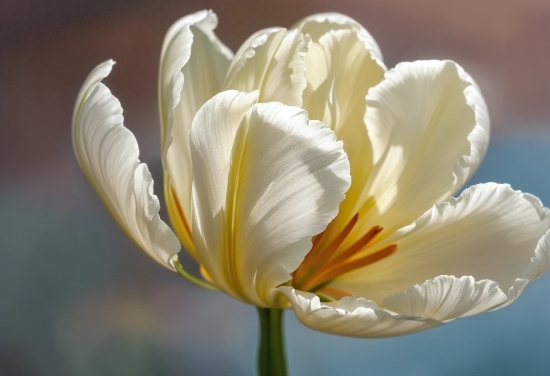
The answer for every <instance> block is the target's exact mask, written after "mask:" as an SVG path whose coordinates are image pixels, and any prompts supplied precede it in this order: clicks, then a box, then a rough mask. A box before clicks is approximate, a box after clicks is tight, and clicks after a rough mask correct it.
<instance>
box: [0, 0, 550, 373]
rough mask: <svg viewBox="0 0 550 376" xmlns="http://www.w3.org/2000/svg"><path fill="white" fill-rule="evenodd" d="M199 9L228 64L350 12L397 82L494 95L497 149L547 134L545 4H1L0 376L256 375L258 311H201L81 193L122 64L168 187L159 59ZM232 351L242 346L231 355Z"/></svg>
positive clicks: (126, 94)
mask: <svg viewBox="0 0 550 376" xmlns="http://www.w3.org/2000/svg"><path fill="white" fill-rule="evenodd" d="M204 8H211V9H213V10H214V11H215V12H216V13H217V14H218V17H219V26H218V29H217V30H216V32H217V35H218V36H219V37H220V39H221V40H222V41H223V42H224V43H226V44H227V45H228V46H229V47H230V48H231V49H232V50H234V51H235V50H236V49H237V48H238V46H239V45H240V43H241V42H242V41H244V40H245V39H246V38H247V37H248V36H249V35H250V34H251V33H252V32H254V31H256V30H258V29H261V28H265V27H268V26H285V27H291V26H292V25H293V24H294V23H295V22H296V21H298V20H299V19H301V18H302V17H304V16H306V15H309V14H312V13H317V12H326V11H336V12H341V13H345V14H347V15H350V16H352V17H353V18H355V19H356V20H357V21H359V22H360V23H362V24H363V25H364V26H365V27H366V28H367V29H368V30H369V32H370V33H371V34H372V35H373V36H374V38H375V39H376V40H377V41H378V43H379V45H380V48H381V50H382V52H383V54H384V58H385V62H386V64H387V66H388V67H393V66H395V64H397V63H398V62H400V61H412V60H418V59H451V60H455V61H457V62H458V63H459V64H461V65H462V66H463V67H464V68H465V69H466V70H467V71H468V72H469V73H470V74H471V75H472V76H473V77H474V78H475V79H476V80H477V81H478V84H479V85H480V86H481V88H482V91H483V93H484V94H485V97H486V100H487V102H488V105H489V109H490V113H491V118H492V132H493V135H494V136H495V137H496V139H497V140H498V139H513V138H514V137H516V136H517V135H524V134H534V135H539V134H545V135H546V134H547V133H545V132H547V131H548V129H549V124H550V1H549V0H523V1H520V0H507V1H505V0H462V1H437V0H416V1H410V0H386V1H374V0H373V1H371V0H363V1H352V0H339V1H325V0H300V1H298V0H293V1H291V0H280V1H259V0H242V1H227V0H225V1H214V0H212V1H191V0H187V1H186V0H179V1H168V0H163V1H153V0H139V1H130V0H119V1H116V2H114V1H106V0H98V1H83V0H57V1H40V0H27V1H21V0H19V1H18V0H3V1H2V3H1V4H0V236H2V237H3V240H2V243H0V245H2V249H1V252H2V255H1V256H0V268H2V269H1V270H3V272H2V273H1V274H0V278H1V279H3V281H2V282H1V286H0V304H1V305H2V306H3V307H2V308H3V309H4V308H6V307H8V306H9V307H10V308H9V309H7V308H6V310H5V312H4V314H0V320H1V321H0V374H4V373H5V374H10V372H11V373H14V374H16V373H36V374H59V373H65V374H116V373H120V374H147V373H158V372H160V371H159V370H162V372H165V373H167V374H171V373H177V371H181V369H184V370H187V371H188V372H190V373H193V374H208V373H210V372H216V370H220V369H221V370H225V371H227V372H226V373H232V372H235V373H240V372H244V373H249V372H251V371H253V367H254V356H253V354H255V348H254V347H255V344H256V338H255V335H256V332H255V330H256V328H255V327H256V325H257V323H256V322H255V320H256V317H255V312H254V311H253V310H251V309H250V308H249V307H246V306H244V305H241V304H239V303H236V302H233V301H231V300H230V299H228V298H225V297H219V296H218V295H213V296H215V297H214V298H210V297H205V296H207V294H209V293H207V292H205V291H200V290H197V289H195V288H194V287H192V286H189V285H188V284H187V283H186V282H184V281H182V280H180V279H178V278H177V276H175V275H171V274H170V273H167V272H165V271H164V270H162V269H161V268H159V267H158V266H156V265H154V264H152V263H150V261H149V260H148V259H146V257H144V256H143V255H142V254H141V253H139V252H138V251H137V250H136V249H135V248H134V247H133V246H132V245H131V244H130V242H129V241H127V240H126V239H125V238H124V237H123V235H122V234H121V232H120V231H119V230H118V229H117V228H116V226H115V225H114V224H113V221H112V220H111V219H110V218H109V216H108V214H107V213H106V211H105V210H104V209H103V208H102V207H101V203H100V202H99V200H98V199H97V198H96V197H95V195H94V193H93V192H92V190H91V189H90V188H89V186H88V184H87V182H86V181H85V180H84V177H83V176H82V174H81V172H80V171H79V169H78V166H77V164H76V161H75V159H74V156H73V153H72V147H71V142H70V121H71V115H72V109H73V105H74V100H75V97H76V93H77V91H78V89H79V88H80V85H81V84H82V82H83V80H84V78H85V77H86V75H87V74H88V73H89V72H90V70H91V69H92V68H93V67H94V66H96V65H97V64H98V63H100V62H102V61H104V60H106V59H109V58H112V59H114V60H115V61H116V62H117V64H116V66H115V68H114V71H113V73H112V74H111V76H110V77H109V78H108V79H107V80H106V84H107V85H108V86H109V87H110V88H111V90H112V91H113V93H114V94H115V95H116V96H117V97H118V98H119V99H120V101H121V102H122V106H123V107H124V111H125V112H124V114H125V124H126V126H127V127H128V128H129V129H130V130H132V132H134V134H135V135H136V137H137V139H138V142H139V144H140V148H141V159H142V160H143V161H145V162H147V163H148V164H149V165H150V168H151V169H152V170H153V173H154V174H155V175H156V176H160V164H159V157H158V156H159V127H158V114H157V99H156V87H157V81H156V80H157V68H158V59H159V53H160V47H161V44H162V40H163V36H164V33H165V32H166V30H167V29H168V28H169V27H170V25H171V24H172V23H173V22H174V21H176V20H177V19H178V18H180V17H182V16H184V15H186V14H189V13H191V12H195V11H198V10H200V9H204ZM537 163H539V164H540V163H541V162H540V161H538V162H537ZM540 167H547V165H541V166H540ZM543 173H545V174H547V173H548V170H546V172H543ZM156 181H157V185H156V190H157V193H161V191H162V190H161V189H160V182H161V180H160V178H159V177H157V178H156ZM547 204H548V203H547ZM165 218H166V217H165ZM2 264H3V265H2ZM4 279H5V280H4ZM545 299H547V296H546V297H545ZM518 304H520V303H518ZM201 305H204V306H203V307H201ZM205 307H206V308H205ZM205 312H206V313H205ZM243 312H247V313H246V314H244V313H243ZM547 314H548V316H550V310H549V311H548V312H547ZM288 318H289V320H292V317H291V316H288ZM195 322H198V323H197V324H196V325H194V324H193V323H195ZM289 325H290V326H292V325H295V323H294V324H293V322H292V321H291V322H290V324H289ZM464 328H467V326H464ZM495 330H496V329H495ZM121 333H123V334H121ZM307 333H309V332H307ZM549 334H550V333H549ZM307 335H309V334H307ZM307 335H306V334H304V336H306V337H307ZM235 336H237V337H239V338H243V339H242V340H240V341H241V342H238V343H239V345H238V346H241V347H238V346H237V345H235V346H237V347H235V348H232V347H231V345H228V343H231V341H232V338H235ZM419 336H422V335H419ZM189 338H190V339H192V340H193V341H194V342H193V345H190V344H189V343H187V342H186V339H189ZM304 338H305V337H304ZM308 338H309V337H308ZM315 338H323V341H327V343H329V342H330V341H334V342H333V344H334V345H337V344H338V343H345V344H352V343H353V344H355V343H357V342H345V341H348V340H342V341H344V342H338V341H340V340H339V339H338V338H336V337H332V336H324V337H315ZM421 338H424V340H428V339H430V338H431V340H433V338H432V337H421ZM117 341H119V342H117ZM201 341H202V342H201ZM228 341H229V342H228ZM434 341H435V340H434ZM441 341H444V340H443V339H441ZM436 342H437V341H436ZM366 343H367V345H364V346H366V347H368V348H369V349H370V348H371V347H370V346H372V348H374V347H375V342H372V341H371V342H366ZM383 343H388V342H383ZM403 343H410V342H403ZM371 344H372V345H371ZM218 345H219V346H221V347H222V348H223V349H224V350H219V349H218V350H216V351H218V352H219V353H218V355H215V354H214V355H213V357H214V358H216V357H217V358H218V359H221V360H219V361H216V360H214V361H213V364H214V365H215V367H214V366H213V365H212V364H210V365H204V364H203V365H202V368H201V364H200V362H199V361H200V360H201V359H203V358H204V359H209V356H208V355H207V354H208V349H209V348H210V347H212V346H218ZM390 345H391V343H390V344H388V346H390ZM327 346H328V345H327ZM350 346H351V345H350ZM111 348H112V349H116V351H115V350H112V351H111V350H109V351H107V350H106V349H111ZM242 348H244V349H245V351H246V353H241V352H240V350H239V351H237V349H242ZM159 349H160V350H159ZM203 350H204V352H203ZM371 350H372V349H371ZM302 351H306V352H307V350H303V349H302ZM311 351H314V350H311ZM369 351H370V350H368V349H367V350H365V354H366V355H365V356H366V358H368V357H369V355H368V353H369ZM373 351H375V350H373ZM546 351H548V348H546ZM115 354H116V356H115ZM151 354H153V355H151ZM373 354H376V352H374V353H373ZM304 356H305V357H306V358H307V355H304ZM449 356H451V355H449ZM240 357H241V358H242V359H241V358H240ZM175 359H178V360H175ZM243 359H244V360H243ZM193 362H199V363H197V364H195V363H193ZM224 362H225V363H224ZM365 362H366V364H367V363H368V361H365ZM170 364H175V365H170ZM547 365H548V364H547ZM218 366H219V367H221V368H216V367H218ZM170 367H173V368H170ZM178 367H180V368H178ZM181 367H183V368H181ZM185 367H188V368H185ZM208 367H214V368H208ZM224 367H225V368H224ZM548 367H550V365H548ZM537 369H538V368H537ZM544 369H546V368H544ZM548 369H549V370H550V368H548ZM352 373H353V372H352Z"/></svg>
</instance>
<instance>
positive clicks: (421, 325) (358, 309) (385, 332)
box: [278, 286, 443, 338]
mask: <svg viewBox="0 0 550 376" xmlns="http://www.w3.org/2000/svg"><path fill="white" fill-rule="evenodd" d="M278 291H279V292H280V293H282V294H283V295H284V296H286V297H287V299H288V300H289V301H290V304H291V305H292V308H293V309H294V313H295V314H296V317H297V318H298V320H299V321H300V322H301V323H302V324H304V325H305V326H307V327H308V328H311V329H314V330H319V331H321V332H326V333H332V334H339V335H344V336H350V337H362V338H377V337H391V336H397V335H402V334H408V333H415V332H419V331H421V330H426V329H430V328H434V327H437V326H439V325H442V324H443V323H442V322H441V321H439V320H436V319H432V318H423V317H419V316H414V315H395V314H392V313H390V312H387V311H385V310H383V309H381V308H380V307H379V306H378V305H377V304H376V303H374V302H372V301H370V300H366V299H362V298H355V297H353V296H348V297H345V298H342V299H341V300H340V301H339V302H332V303H321V301H320V299H319V297H318V296H317V295H315V294H312V293H308V292H302V291H298V290H295V289H293V288H292V287H288V286H285V287H279V288H278Z"/></svg>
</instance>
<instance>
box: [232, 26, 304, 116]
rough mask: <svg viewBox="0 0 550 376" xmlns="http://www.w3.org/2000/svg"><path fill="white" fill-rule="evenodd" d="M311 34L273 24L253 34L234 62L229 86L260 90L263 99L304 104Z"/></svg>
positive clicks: (243, 89)
mask: <svg viewBox="0 0 550 376" xmlns="http://www.w3.org/2000/svg"><path fill="white" fill-rule="evenodd" d="M309 42H310V40H309V37H304V36H303V35H302V33H300V32H299V31H298V30H290V31H287V30H286V29H280V28H270V29H266V30H261V31H259V32H257V33H256V34H254V35H252V37H250V38H249V39H248V40H247V41H246V42H245V43H244V44H243V45H242V46H241V48H240V50H239V51H238V52H237V54H236V55H235V59H234V60H233V63H232V64H231V68H230V69H229V73H228V75H227V80H226V84H225V87H226V88H229V89H234V90H239V91H245V92H250V91H253V90H259V91H260V98H259V101H260V102H281V103H285V104H287V105H290V106H298V107H300V106H301V105H302V92H303V91H304V88H305V87H306V79H305V69H306V64H305V55H306V52H307V46H308V44H309Z"/></svg>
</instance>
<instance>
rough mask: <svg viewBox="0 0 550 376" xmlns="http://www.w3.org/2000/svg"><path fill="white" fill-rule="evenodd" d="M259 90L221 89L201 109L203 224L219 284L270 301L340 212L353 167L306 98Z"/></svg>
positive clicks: (206, 262) (197, 205) (197, 215)
mask: <svg viewBox="0 0 550 376" xmlns="http://www.w3.org/2000/svg"><path fill="white" fill-rule="evenodd" d="M257 96H258V92H253V93H251V94H245V93H239V92H236V91H226V92H223V93H220V94H218V95H216V96H215V97H214V98H212V99H211V100H210V101H208V102H207V103H206V104H205V105H204V106H203V107H202V108H201V110H199V112H198V114H197V116H196V118H195V121H194V123H193V127H192V129H191V154H192V156H193V171H194V172H195V179H194V181H193V203H194V220H193V229H194V235H196V247H197V252H198V256H199V260H200V261H201V264H202V265H203V266H204V267H205V269H206V271H207V272H208V274H209V275H210V277H211V278H212V279H213V280H214V281H215V282H216V284H217V285H219V286H221V287H222V288H223V289H224V290H225V291H226V292H228V293H229V294H231V295H233V296H234V297H236V298H238V299H241V300H243V301H246V302H249V303H252V304H255V305H257V306H269V305H271V304H273V298H274V293H273V289H274V288H275V287H276V286H278V285H280V284H282V283H285V282H287V281H288V280H290V279H291V276H290V273H291V272H293V271H294V270H295V269H296V268H297V267H298V266H299V265H300V263H301V262H302V260H303V259H304V257H305V255H306V254H307V253H308V251H309V249H310V248H311V237H312V236H314V235H316V234H318V233H320V232H321V231H322V230H323V229H324V228H325V227H326V225H327V224H328V223H329V222H330V221H331V220H332V219H333V218H334V216H336V213H337V211H338V204H339V203H340V201H341V200H342V199H343V197H344V192H345V191H346V190H347V189H348V188H349V184H350V176H349V163H348V161H347V158H346V155H345V153H344V151H343V149H342V143H341V142H338V141H336V137H335V135H334V133H333V132H332V131H331V130H330V129H329V128H328V127H326V126H325V125H324V124H322V123H320V122H317V121H309V120H308V119H307V113H306V112H305V111H303V110H301V109H299V108H296V107H290V106H285V105H283V104H281V103H275V102H272V103H261V104H253V103H254V102H255V100H257Z"/></svg>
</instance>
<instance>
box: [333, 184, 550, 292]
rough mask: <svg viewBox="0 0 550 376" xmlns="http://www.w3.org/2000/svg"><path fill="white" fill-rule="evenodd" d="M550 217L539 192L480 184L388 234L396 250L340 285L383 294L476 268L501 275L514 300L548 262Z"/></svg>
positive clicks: (478, 273)
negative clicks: (534, 194) (533, 192)
mask: <svg viewBox="0 0 550 376" xmlns="http://www.w3.org/2000/svg"><path fill="white" fill-rule="evenodd" d="M549 224H550V210H548V209H547V208H545V207H543V206H542V203H541V202H540V201H539V200H538V199H537V198H536V197H534V196H532V195H529V194H527V193H522V192H520V191H514V190H513V189H511V188H510V186H508V185H503V184H495V183H488V184H479V185H476V186H473V187H470V188H468V189H466V190H465V191H464V192H463V193H462V194H461V195H460V197H458V198H451V199H449V201H447V202H443V203H440V204H436V205H434V206H433V207H432V208H431V209H430V210H428V211H427V212H426V213H424V214H423V215H422V216H420V218H418V219H417V220H416V221H414V222H413V223H412V224H411V225H409V226H406V227H403V228H402V229H400V230H399V231H397V232H396V233H395V234H394V235H392V236H390V237H388V238H386V239H384V241H383V243H384V244H395V245H396V246H397V251H396V252H395V253H394V254H392V255H391V256H390V257H388V258H386V259H384V260H381V261H379V262H377V263H374V264H372V265H369V266H367V267H366V268H364V269H360V270H357V271H354V272H352V273H349V274H348V275H345V276H342V277H341V278H340V281H338V282H337V283H335V287H338V288H343V289H347V290H348V291H352V292H353V293H356V294H359V295H360V296H365V297H368V298H369V299H372V300H374V301H377V302H381V301H382V300H383V299H384V298H385V297H387V296H389V295H392V294H395V293H398V292H401V291H405V290H406V289H407V288H408V287H409V286H412V285H415V284H420V283H424V281H426V280H431V279H433V278H435V277H437V276H442V275H454V276H468V275H469V276H472V277H473V278H475V280H477V281H481V280H490V281H494V282H496V283H498V286H499V287H500V289H501V290H502V291H504V292H507V293H508V295H509V296H508V300H509V301H510V300H513V299H515V298H516V297H517V295H518V294H519V293H520V292H521V290H522V287H521V286H522V284H526V283H527V282H528V281H530V280H532V279H534V278H537V277H538V276H539V275H540V274H541V273H542V272H543V271H544V270H546V269H547V268H548V252H549V247H548V240H547V236H548V235H546V232H547V230H548V226H549ZM543 236H544V237H543ZM541 237H543V238H542V239H541ZM381 246H382V245H381ZM533 256H535V257H533Z"/></svg>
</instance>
